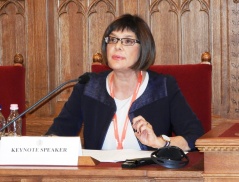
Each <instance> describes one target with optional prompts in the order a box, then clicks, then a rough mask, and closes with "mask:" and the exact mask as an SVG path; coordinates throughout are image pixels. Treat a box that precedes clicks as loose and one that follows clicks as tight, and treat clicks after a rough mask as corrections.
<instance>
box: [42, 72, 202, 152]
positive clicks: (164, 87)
mask: <svg viewBox="0 0 239 182" xmlns="http://www.w3.org/2000/svg"><path fill="white" fill-rule="evenodd" d="M109 73H110V71H106V72H101V73H90V74H89V75H90V81H89V82H88V83H86V84H79V83H77V84H76V85H75V86H74V89H73V91H72V93H71V95H70V97H69V99H68V101H67V102H66V103H65V105H64V107H63V109H62V111H61V112H60V114H59V115H58V117H56V118H55V119H54V122H53V124H52V126H51V127H50V128H49V130H48V132H47V133H46V135H50V134H54V135H58V136H77V135H78V133H79V131H80V129H81V127H82V124H83V123H84V146H85V148H86V149H101V148H102V146H103V142H104V139H105V136H106V133H107V130H108V127H109V125H110V122H111V121H112V118H113V116H114V113H115V112H116V104H115V102H114V99H113V98H112V97H111V96H110V95H109V94H108V92H107V90H106V77H107V75H108V74H109ZM148 73H149V82H148V85H147V87H146V90H145V91H144V93H143V94H142V95H141V96H140V97H139V98H138V99H137V100H135V101H134V102H133V104H132V106H131V107H130V110H129V118H130V121H132V119H133V118H134V117H136V116H138V115H141V116H143V117H144V118H145V119H146V120H147V121H148V122H149V123H150V124H151V125H152V126H153V129H154V132H155V134H156V135H157V136H160V135H162V134H165V135H168V136H172V133H174V135H180V136H182V137H184V138H185V139H186V141H187V142H188V145H189V147H190V148H191V149H194V148H195V141H196V139H198V138H199V137H200V136H202V135H203V133H204V131H203V127H202V125H201V122H200V121H199V120H198V118H197V116H196V115H195V114H194V112H193V111H192V110H191V108H190V106H189V105H188V103H187V101H186V100H185V98H184V96H183V95H182V92H181V91H180V88H179V87H178V84H177V82H176V80H175V79H174V78H173V77H172V76H170V75H163V74H158V73H156V72H153V71H148ZM139 144H140V147H141V149H142V150H152V148H151V147H148V146H145V145H143V144H142V143H141V142H139Z"/></svg>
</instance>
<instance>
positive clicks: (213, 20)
mask: <svg viewBox="0 0 239 182" xmlns="http://www.w3.org/2000/svg"><path fill="white" fill-rule="evenodd" d="M226 4H227V2H226V1H223V0H222V1H215V2H213V3H211V5H210V26H211V34H212V35H211V36H210V37H211V38H210V45H211V47H212V48H211V56H212V65H213V66H212V93H213V94H212V113H213V114H214V115H220V110H221V109H220V108H221V107H222V105H226V102H227V101H226V100H227V99H226V98H224V97H221V96H222V92H223V90H224V89H225V88H223V87H222V79H224V78H223V77H222V75H223V73H222V72H221V70H222V68H223V69H225V68H226V67H227V66H226V65H225V63H226V61H222V60H226V59H225V58H222V56H223V53H222V48H223V47H226V45H225V43H226V29H227V28H226V27H227V26H226V21H225V20H226V18H223V17H226V15H225V13H226V11H224V10H226V9H227V8H226V6H225V5H226ZM224 73H225V72H224ZM223 99H225V100H224V101H226V102H223V101H222V100H223Z"/></svg>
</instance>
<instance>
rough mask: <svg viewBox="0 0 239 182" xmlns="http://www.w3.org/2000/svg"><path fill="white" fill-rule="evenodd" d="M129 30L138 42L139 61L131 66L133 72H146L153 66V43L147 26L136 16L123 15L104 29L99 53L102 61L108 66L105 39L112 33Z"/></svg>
mask: <svg viewBox="0 0 239 182" xmlns="http://www.w3.org/2000/svg"><path fill="white" fill-rule="evenodd" d="M120 30H121V31H124V30H131V31H132V32H134V33H135V35H136V36H137V39H138V40H139V41H140V56H139V60H138V61H137V62H136V63H135V64H134V65H132V66H131V69H133V70H147V69H148V68H149V66H151V65H153V64H154V61H155V54H156V50H155V42H154V38H153V35H152V33H151V30H150V28H149V26H148V24H147V23H146V22H145V21H144V20H143V19H142V18H140V17H139V16H138V15H131V14H124V15H122V16H120V17H118V18H117V19H115V20H114V21H113V22H112V23H110V24H109V26H108V27H107V28H106V30H105V33H104V35H103V38H102V44H101V51H102V56H103V61H104V63H105V64H106V65H108V60H107V51H106V46H107V43H105V39H104V38H105V37H107V36H109V35H110V34H111V32H113V31H120Z"/></svg>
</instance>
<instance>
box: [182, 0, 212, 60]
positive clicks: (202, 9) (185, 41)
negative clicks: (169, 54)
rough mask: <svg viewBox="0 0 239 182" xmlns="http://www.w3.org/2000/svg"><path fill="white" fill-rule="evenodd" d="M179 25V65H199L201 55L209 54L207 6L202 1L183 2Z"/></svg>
mask: <svg viewBox="0 0 239 182" xmlns="http://www.w3.org/2000/svg"><path fill="white" fill-rule="evenodd" d="M180 23H181V32H179V35H181V36H182V37H181V40H182V42H181V45H180V46H179V47H180V48H181V50H182V51H181V54H182V58H181V61H182V62H181V64H194V63H195V64H196V63H200V61H201V54H202V53H203V52H211V50H210V46H209V44H210V34H209V33H210V29H209V4H207V3H206V2H204V1H185V2H184V3H183V4H182V6H181V17H180ZM192 27H193V28H192Z"/></svg>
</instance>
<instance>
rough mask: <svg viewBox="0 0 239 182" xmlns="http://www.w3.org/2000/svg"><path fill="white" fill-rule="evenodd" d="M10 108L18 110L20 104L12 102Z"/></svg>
mask: <svg viewBox="0 0 239 182" xmlns="http://www.w3.org/2000/svg"><path fill="white" fill-rule="evenodd" d="M10 110H18V104H11V105H10Z"/></svg>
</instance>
